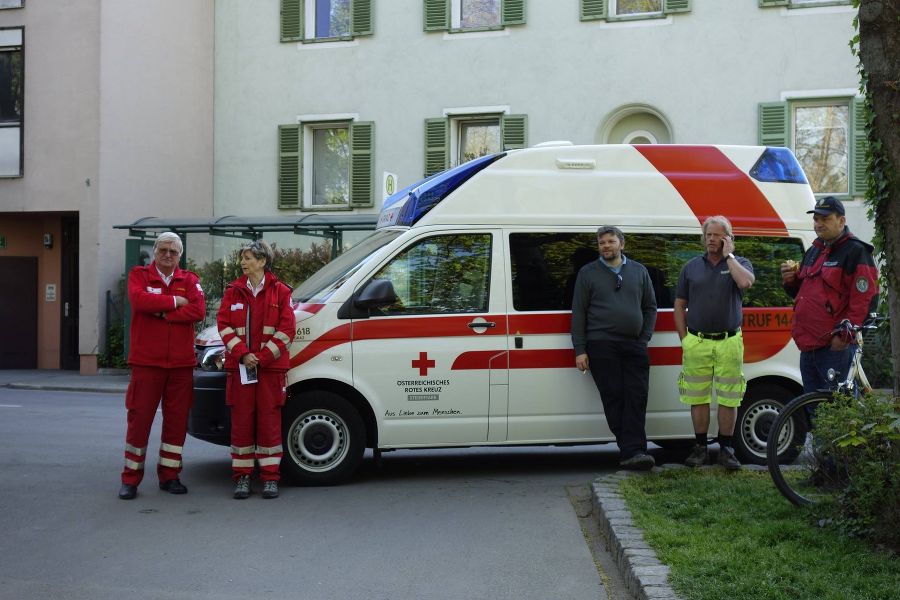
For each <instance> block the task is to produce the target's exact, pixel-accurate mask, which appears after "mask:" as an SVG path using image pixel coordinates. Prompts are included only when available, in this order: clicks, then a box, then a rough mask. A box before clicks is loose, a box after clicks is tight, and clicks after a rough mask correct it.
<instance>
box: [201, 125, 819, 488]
mask: <svg viewBox="0 0 900 600" xmlns="http://www.w3.org/2000/svg"><path fill="white" fill-rule="evenodd" d="M814 203H815V199H814V196H813V192H812V190H811V189H810V186H809V185H808V183H807V181H806V178H805V176H804V174H803V171H802V169H801V168H800V165H799V164H798V162H797V160H796V158H795V157H794V156H793V154H791V152H790V151H789V150H787V149H785V148H766V147H740V146H676V145H643V146H642V145H604V146H574V145H571V144H568V143H564V142H560V143H550V144H544V145H541V146H538V147H534V148H528V149H522V150H515V151H509V152H505V153H500V154H495V155H491V156H485V157H482V158H479V159H476V160H473V161H470V162H468V163H466V164H463V165H460V166H458V167H456V168H453V169H450V170H448V171H445V172H443V173H440V174H438V175H435V176H432V177H431V178H429V179H426V180H424V181H421V182H419V183H417V184H415V185H413V186H410V187H409V188H407V189H405V190H402V191H400V192H398V193H397V194H394V195H393V196H391V197H390V198H388V199H387V200H386V201H385V203H384V208H383V210H382V211H381V214H380V216H379V221H378V226H377V229H376V231H375V232H374V233H373V234H372V235H371V236H369V237H368V238H366V239H365V240H364V241H362V242H360V243H359V244H357V245H356V246H354V247H352V248H350V249H349V250H348V251H346V252H345V253H344V254H342V255H341V256H339V257H337V258H336V259H335V260H334V261H332V262H331V263H329V264H327V265H326V266H325V267H323V268H322V269H321V270H320V271H318V272H317V273H316V274H315V275H313V276H312V277H310V278H309V279H308V280H307V281H305V282H304V283H303V284H302V285H300V286H299V287H297V289H295V290H294V292H293V299H294V301H295V302H296V304H297V307H296V317H297V330H296V335H295V336H294V339H293V342H292V345H291V351H290V354H291V369H290V371H289V372H288V374H287V380H288V386H289V387H288V393H289V397H288V400H287V404H286V405H285V407H284V410H283V417H282V420H283V433H284V447H285V454H284V458H283V460H282V472H283V473H285V474H286V475H288V476H290V477H291V478H292V479H293V480H295V481H298V482H301V483H307V484H317V483H318V484H333V483H338V482H341V481H344V480H346V479H347V478H348V477H350V476H351V475H352V473H353V472H354V470H355V469H356V468H357V467H358V465H359V464H360V462H361V460H362V458H363V454H364V451H365V449H366V448H372V449H373V450H375V451H377V452H381V451H386V450H397V449H411V448H433V447H454V446H456V447H461V446H488V445H493V446H498V445H553V444H560V445H571V444H596V443H601V442H614V437H613V435H612V433H611V432H610V430H609V427H608V425H607V423H606V420H605V418H604V414H603V406H602V404H601V403H600V398H599V395H598V392H597V389H596V387H595V386H594V382H593V379H592V378H591V377H590V376H584V375H583V374H582V373H581V372H580V371H579V370H578V369H576V368H575V354H574V351H573V349H572V342H571V337H570V319H571V299H572V290H573V285H574V281H575V276H576V274H577V272H578V270H579V269H580V268H581V266H582V265H584V264H585V263H586V262H588V261H591V260H596V258H597V256H598V255H597V240H596V230H597V228H598V227H599V226H601V225H614V226H616V227H619V228H620V229H621V230H622V231H623V232H624V233H625V254H626V256H628V257H629V258H631V259H634V260H637V261H639V262H640V263H642V264H644V265H645V266H646V267H647V269H648V270H649V272H650V276H651V279H652V281H653V285H654V288H655V292H656V299H657V304H658V306H659V315H658V318H657V321H656V329H655V332H654V334H653V338H652V340H651V341H650V345H649V352H650V359H651V369H650V397H649V402H648V406H647V425H646V427H647V437H648V439H649V440H650V441H652V442H654V443H655V444H657V445H659V446H662V447H663V448H667V447H671V448H684V447H685V446H689V445H691V444H693V429H692V426H691V418H690V410H689V408H688V406H686V405H684V404H682V403H681V402H680V401H679V399H678V385H677V382H678V377H679V373H680V370H681V344H680V341H679V339H678V334H677V333H676V331H675V323H674V320H673V315H672V313H673V309H672V307H673V303H674V300H675V288H676V285H677V281H678V275H679V272H680V270H681V267H682V266H683V265H684V264H685V262H687V261H688V260H689V259H691V258H693V257H695V256H698V255H700V254H702V253H703V252H704V247H703V245H702V243H701V232H700V224H701V222H702V221H703V220H704V219H705V218H706V217H708V216H710V215H718V214H722V215H725V216H726V217H728V218H729V219H730V220H731V222H732V224H733V226H734V233H735V236H736V240H735V246H736V250H735V253H736V254H738V255H740V256H745V257H747V258H748V259H750V261H751V262H752V263H753V267H754V271H755V274H756V283H755V284H754V285H753V287H752V288H751V289H750V290H748V292H747V293H746V296H745V306H744V321H743V327H742V329H743V336H744V344H745V356H744V373H745V376H746V378H747V383H748V387H747V393H746V396H745V398H744V401H743V404H742V406H741V408H740V411H739V421H738V425H737V428H736V431H735V438H736V450H737V453H738V456H739V458H740V459H741V461H742V462H745V463H757V464H763V463H764V462H765V454H766V452H765V451H766V438H767V434H768V430H769V427H770V425H771V423H772V421H773V419H774V417H775V415H776V413H777V411H778V410H779V409H780V408H781V406H783V405H784V404H785V403H786V402H787V401H789V400H790V399H791V398H793V397H794V396H796V395H798V394H799V393H800V390H801V386H800V373H799V369H798V361H799V351H798V349H797V347H796V346H795V345H794V343H793V341H792V340H791V333H790V329H791V318H792V309H791V299H790V298H789V297H788V296H787V295H786V294H785V293H784V291H783V290H782V289H781V276H780V272H779V265H780V264H781V263H782V262H783V261H785V260H788V259H793V260H796V261H799V260H800V259H801V256H802V254H803V251H804V248H806V247H808V246H809V245H810V244H811V243H812V241H813V240H814V239H815V233H814V232H813V231H812V228H811V225H812V219H811V218H810V216H809V215H808V214H806V211H808V210H810V209H811V208H812V206H813V205H814ZM206 337H207V338H208V339H207V341H203V339H202V336H201V340H200V341H199V342H198V343H200V344H212V345H211V346H203V347H202V356H201V365H202V368H203V369H207V371H206V372H204V371H198V374H200V375H201V376H203V375H210V376H211V375H213V372H214V371H215V370H216V369H217V368H218V367H217V365H220V364H221V361H220V359H221V353H222V352H223V348H222V346H221V342H216V341H215V339H216V338H217V336H216V335H215V334H214V333H211V334H208V335H207V336H206ZM211 371H212V372H211ZM216 375H217V376H218V382H219V383H216V384H214V385H209V384H208V383H203V382H202V379H203V378H202V377H201V383H199V384H198V385H197V386H196V387H197V390H196V396H197V398H196V405H195V407H194V411H193V414H192V417H191V426H190V431H191V433H192V435H194V436H195V437H198V438H201V439H206V440H209V441H214V442H219V443H224V444H227V443H228V420H227V419H228V417H227V409H226V407H225V404H224V391H223V390H224V384H223V383H222V379H223V378H222V376H221V373H218V374H216ZM713 408H715V405H714V407H713ZM711 421H712V423H713V424H715V423H716V419H715V417H714V416H713V418H712V420H711ZM713 429H714V426H713ZM715 433H716V432H715V431H714V430H713V431H711V432H710V435H713V436H714V435H715Z"/></svg>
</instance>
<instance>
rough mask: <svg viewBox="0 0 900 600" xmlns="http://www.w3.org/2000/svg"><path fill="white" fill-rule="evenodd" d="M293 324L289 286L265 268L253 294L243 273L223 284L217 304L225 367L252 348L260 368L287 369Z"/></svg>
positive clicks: (229, 367)
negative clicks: (256, 290) (262, 282)
mask: <svg viewBox="0 0 900 600" xmlns="http://www.w3.org/2000/svg"><path fill="white" fill-rule="evenodd" d="M294 324H295V321H294V309H293V307H292V306H291V288H289V287H288V286H286V285H285V284H283V283H281V282H280V281H278V278H277V277H275V275H273V274H272V273H271V272H269V271H266V274H265V285H264V286H263V289H262V291H260V292H259V294H257V295H256V297H255V298H254V296H253V293H252V292H251V291H250V289H249V288H248V287H247V276H246V275H242V276H241V277H238V278H237V279H236V280H234V281H232V282H231V283H230V284H228V287H227V288H225V295H224V297H223V298H222V305H221V306H220V307H219V315H218V327H219V335H220V336H221V337H222V341H223V342H224V343H225V347H226V348H227V352H226V353H225V368H226V369H227V370H229V371H233V370H236V369H237V368H238V364H239V363H240V362H241V357H242V356H244V355H245V354H248V353H250V352H253V353H254V354H255V355H256V357H257V358H258V359H259V367H260V369H266V370H269V371H287V370H288V369H289V368H290V366H291V363H290V355H289V348H290V344H291V340H292V339H293V337H294ZM248 335H249V339H248Z"/></svg>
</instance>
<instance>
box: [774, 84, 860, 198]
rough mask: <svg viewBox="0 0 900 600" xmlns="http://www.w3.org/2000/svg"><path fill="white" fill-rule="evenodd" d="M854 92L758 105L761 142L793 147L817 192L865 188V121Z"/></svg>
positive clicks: (843, 192)
mask: <svg viewBox="0 0 900 600" xmlns="http://www.w3.org/2000/svg"><path fill="white" fill-rule="evenodd" d="M861 111H862V102H861V101H858V100H857V99H855V98H828V99H822V100H791V101H787V102H770V103H764V104H761V105H760V114H759V142H760V144H762V145H766V146H785V147H788V148H791V149H792V150H793V151H794V154H795V155H796V156H797V160H798V161H799V162H800V165H801V166H802V167H803V171H804V172H805V173H806V178H807V179H808V180H809V185H810V186H811V187H812V189H813V192H815V193H816V194H821V195H836V196H845V197H848V196H860V195H862V194H864V193H865V182H866V172H865V169H866V163H865V148H866V146H865V145H866V137H865V124H864V122H863V119H862V114H861Z"/></svg>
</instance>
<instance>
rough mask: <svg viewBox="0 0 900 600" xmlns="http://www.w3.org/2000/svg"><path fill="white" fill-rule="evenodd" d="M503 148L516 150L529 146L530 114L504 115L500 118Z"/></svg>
mask: <svg viewBox="0 0 900 600" xmlns="http://www.w3.org/2000/svg"><path fill="white" fill-rule="evenodd" d="M500 130H501V134H502V136H503V149H504V150H514V149H516V148H525V147H527V146H528V116H527V115H503V116H502V117H501V118H500Z"/></svg>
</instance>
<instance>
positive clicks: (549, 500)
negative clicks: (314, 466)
mask: <svg viewBox="0 0 900 600" xmlns="http://www.w3.org/2000/svg"><path fill="white" fill-rule="evenodd" d="M158 422H159V419H157V424H156V425H155V426H154V432H153V434H152V435H151V442H150V448H149V449H148V457H150V458H148V463H147V464H148V467H149V468H148V473H147V477H146V478H145V481H144V483H143V484H142V485H141V487H140V488H139V495H138V497H137V499H135V500H133V501H122V500H119V499H118V498H117V497H116V492H117V489H118V485H119V480H118V474H119V471H120V470H121V466H122V447H123V444H124V427H125V410H124V407H123V398H122V396H121V395H118V394H93V393H74V392H48V391H30V390H11V389H0V473H2V481H3V486H4V488H5V489H4V490H3V493H2V494H0V523H2V532H3V535H0V557H2V559H0V598H2V599H16V600H26V599H38V598H41V599H43V598H65V599H70V600H81V599H91V600H97V599H105V598H115V599H117V600H119V599H128V600H143V599H154V600H156V599H201V598H203V599H207V598H218V599H223V598H224V599H227V598H242V599H243V598H248V597H253V598H297V599H302V600H318V599H323V600H324V599H328V600H331V599H341V600H349V599H365V600H382V599H391V600H405V599H410V600H413V599H415V600H428V599H460V600H462V599H466V600H468V599H480V598H490V599H492V600H502V599H507V598H508V599H516V600H527V599H532V598H534V599H538V598H539V599H541V600H545V599H551V598H560V599H567V600H581V599H592V600H593V599H597V598H603V599H606V598H608V597H613V598H617V597H619V596H618V594H617V593H616V592H615V589H614V588H615V582H613V583H612V584H610V583H609V581H608V579H607V575H608V573H604V567H603V561H602V560H600V561H598V562H597V563H595V557H594V556H592V553H591V550H590V548H589V545H590V542H591V540H590V539H589V538H590V536H589V535H588V536H586V535H585V531H583V529H586V528H585V527H584V519H582V520H581V521H579V519H578V516H577V515H576V508H577V505H578V502H576V501H575V500H573V498H572V490H573V489H583V488H584V487H585V486H586V485H588V484H589V483H590V481H592V480H593V479H594V477H596V475H597V474H598V473H600V472H602V471H608V470H610V469H614V468H615V459H616V453H615V449H614V448H613V447H606V446H603V447H601V446H590V447H576V448H529V449H519V448H510V449H480V450H430V451H415V452H412V451H398V452H391V453H385V454H384V456H383V458H382V460H381V463H380V464H376V463H375V461H373V460H372V458H371V456H370V455H369V456H367V459H366V461H365V463H364V465H363V468H362V470H361V472H360V474H359V476H358V477H357V478H356V479H355V480H354V481H353V482H351V483H349V484H347V485H343V486H337V487H330V488H291V487H284V486H283V487H282V495H281V497H280V498H279V499H277V500H266V501H264V500H262V499H261V497H260V495H259V486H258V484H255V488H254V492H255V494H254V495H253V496H251V497H250V499H248V500H245V501H236V500H233V499H232V498H231V491H232V486H231V482H230V479H229V470H230V469H229V466H230V464H229V463H230V460H229V456H228V453H227V450H226V448H224V447H219V446H213V445H210V444H206V443H204V442H200V441H197V440H194V439H193V438H190V437H189V438H188V441H187V443H186V446H185V452H184V456H185V469H184V471H183V472H182V481H183V482H184V483H185V484H186V485H187V486H188V487H189V488H190V493H189V494H187V495H185V496H173V495H170V494H167V493H164V492H161V491H160V490H158V488H157V486H156V478H155V472H154V469H153V468H152V467H151V465H152V464H154V463H155V460H154V457H155V455H156V453H157V451H158V443H159V433H158ZM573 505H574V507H573ZM582 506H583V503H582ZM582 516H583V515H582ZM586 537H587V538H588V539H587V540H586ZM596 545H597V544H596V543H594V546H596ZM595 550H596V548H595ZM613 579H615V574H614V577H613ZM604 582H606V585H604Z"/></svg>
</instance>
